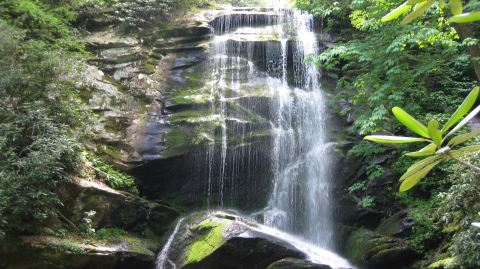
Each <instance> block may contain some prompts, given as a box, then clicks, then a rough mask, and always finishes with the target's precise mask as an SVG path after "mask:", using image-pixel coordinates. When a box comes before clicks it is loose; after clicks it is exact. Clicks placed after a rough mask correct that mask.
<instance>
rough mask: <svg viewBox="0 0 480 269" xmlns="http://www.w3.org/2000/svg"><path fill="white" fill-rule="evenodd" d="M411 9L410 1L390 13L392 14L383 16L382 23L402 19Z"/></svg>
mask: <svg viewBox="0 0 480 269" xmlns="http://www.w3.org/2000/svg"><path fill="white" fill-rule="evenodd" d="M409 8H410V5H409V4H408V1H407V2H405V3H403V4H401V5H400V6H398V7H397V8H396V9H394V10H392V11H390V13H388V14H387V15H385V16H383V18H382V20H381V21H383V22H385V21H391V20H394V19H396V18H398V17H400V16H401V15H402V14H404V13H405V12H407V10H408V9H409Z"/></svg>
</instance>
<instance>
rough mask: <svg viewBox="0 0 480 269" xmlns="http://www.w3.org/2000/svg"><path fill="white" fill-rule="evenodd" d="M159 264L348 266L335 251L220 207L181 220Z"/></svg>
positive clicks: (166, 267)
mask: <svg viewBox="0 0 480 269" xmlns="http://www.w3.org/2000/svg"><path fill="white" fill-rule="evenodd" d="M322 260H323V261H324V262H322ZM313 261H315V262H313ZM332 261H333V262H332ZM327 263H331V264H327ZM157 265H158V267H157V268H162V269H170V268H182V269H187V268H188V269H196V268H208V269H220V268H222V269H224V268H229V269H237V268H238V269H241V268H251V269H256V268H258V269H260V268H262V269H263V268H267V267H268V268H270V269H274V268H311V269H314V268H316V269H332V268H351V267H350V266H349V264H348V262H346V261H345V260H343V259H341V258H340V257H337V256H336V255H335V254H333V253H330V252H328V251H326V250H320V249H316V248H315V247H313V246H311V245H307V244H305V243H302V242H300V241H298V240H297V239H294V238H292V237H291V236H289V235H287V234H284V233H282V232H279V231H277V230H274V229H272V228H268V227H266V226H263V225H260V224H256V223H253V222H251V221H249V220H247V219H244V218H242V217H239V216H236V215H232V214H228V213H224V212H207V213H197V214H195V215H192V216H189V217H186V218H185V219H182V220H181V221H180V222H179V223H178V225H177V227H176V229H175V231H174V233H173V234H172V236H171V237H170V239H169V243H167V244H166V246H165V247H164V249H163V250H162V251H161V252H160V255H159V257H158V260H157Z"/></svg>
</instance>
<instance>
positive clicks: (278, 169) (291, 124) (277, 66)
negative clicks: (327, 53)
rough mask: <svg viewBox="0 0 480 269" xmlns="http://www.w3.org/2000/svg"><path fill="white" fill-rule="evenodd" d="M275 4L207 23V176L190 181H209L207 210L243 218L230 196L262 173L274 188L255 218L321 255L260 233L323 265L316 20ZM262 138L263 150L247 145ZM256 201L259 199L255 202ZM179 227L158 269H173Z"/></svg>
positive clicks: (322, 139) (326, 211) (326, 188)
mask: <svg viewBox="0 0 480 269" xmlns="http://www.w3.org/2000/svg"><path fill="white" fill-rule="evenodd" d="M274 2H275V3H273V4H272V5H270V6H273V7H265V8H236V9H232V10H228V11H222V12H224V13H220V15H219V14H218V13H217V14H216V15H215V16H214V17H215V19H214V20H213V21H212V22H211V26H212V28H213V30H214V34H215V36H214V38H213V39H212V40H211V41H210V42H209V56H210V57H209V59H210V60H209V61H207V62H206V64H205V65H204V66H205V68H206V69H207V71H206V73H210V74H211V77H210V82H209V83H207V85H206V86H207V88H208V91H209V104H210V105H209V106H210V107H209V109H210V112H211V115H210V116H209V117H210V119H213V120H214V122H215V128H213V130H211V131H210V133H208V134H205V136H206V137H208V138H209V139H208V140H209V141H210V143H209V144H208V145H207V147H206V150H205V152H204V153H202V154H200V156H201V158H202V159H201V160H198V163H206V164H207V168H206V169H204V168H202V167H199V169H198V170H197V171H196V173H195V175H196V179H197V180H205V179H206V180H205V181H206V187H205V189H206V193H207V198H206V205H207V207H208V208H210V209H212V208H214V207H220V208H223V207H233V208H240V207H241V206H242V203H243V204H245V203H248V200H245V198H244V199H243V200H240V199H239V198H238V197H248V194H247V195H244V196H237V195H236V194H237V193H236V192H237V191H238V189H239V184H243V185H251V184H252V183H253V184H256V182H255V181H253V182H252V181H251V179H252V178H256V177H258V176H259V175H262V173H258V170H262V169H263V170H268V171H269V172H268V173H265V174H264V175H265V176H266V177H268V178H269V179H271V193H267V192H266V191H265V192H264V193H265V194H264V195H265V196H269V199H265V201H266V206H265V204H263V205H262V206H265V208H264V209H263V210H261V211H259V212H256V213H254V214H252V218H255V219H257V220H260V221H262V222H263V223H264V224H266V225H267V226H270V227H273V228H278V229H280V230H283V231H285V232H288V233H290V234H294V235H297V236H300V237H302V238H303V240H305V241H308V242H309V243H310V244H313V245H315V246H316V247H318V246H320V247H322V248H323V249H322V248H316V247H314V246H312V245H310V244H309V243H305V242H303V243H302V242H301V241H298V240H297V239H295V238H293V237H290V236H289V235H286V234H284V233H282V232H279V231H277V230H276V229H272V228H268V227H263V226H262V227H263V228H262V229H263V231H264V232H267V233H271V234H277V235H278V236H280V237H282V238H288V239H289V240H290V241H291V242H296V243H294V245H296V246H297V247H299V248H307V249H309V250H308V251H307V252H309V251H313V252H315V253H312V257H311V259H312V260H315V258H314V257H322V258H321V259H325V253H329V252H328V251H326V250H324V249H334V243H333V242H334V241H333V232H332V230H333V227H332V226H333V225H332V212H331V205H330V203H331V197H330V193H331V183H330V179H331V176H332V175H331V174H332V165H333V162H332V161H331V160H330V159H329V156H330V155H331V152H329V150H330V146H329V145H330V144H329V143H328V140H327V132H326V129H327V124H326V120H327V119H326V114H327V111H326V104H325V100H324V99H325V98H324V93H323V92H322V87H321V85H320V83H319V79H320V78H319V74H318V70H317V68H316V67H315V66H314V65H313V64H312V63H311V62H309V61H308V57H309V56H310V55H313V54H317V53H318V52H319V44H318V40H317V38H316V35H315V33H314V31H313V18H312V16H310V15H309V14H306V13H302V12H300V11H297V10H294V9H291V8H287V7H283V6H284V5H283V4H282V2H283V1H274ZM252 111H254V113H252ZM252 114H254V115H252ZM246 115H247V116H246ZM249 115H250V116H251V117H250V118H249ZM259 115H260V116H259ZM265 130H266V131H267V132H268V134H267V135H265V136H266V137H268V139H267V140H262V141H263V142H262V143H263V144H262V143H260V144H259V143H257V144H254V143H252V142H251V141H252V137H257V136H259V134H262V135H264V134H265ZM232 141H233V142H232ZM259 148H260V149H259ZM262 151H268V153H265V152H262ZM259 152H262V154H259ZM205 156H206V159H204V158H205ZM265 156H268V157H265ZM260 165H263V166H265V167H266V168H265V167H259V166H260ZM263 170H262V171H263ZM246 179H248V180H250V181H247V180H246ZM262 180H264V179H262ZM243 187H244V188H245V186H243ZM249 187H250V189H249V190H252V189H255V186H253V187H251V186H249ZM244 192H245V191H244ZM261 193H262V190H261V191H258V190H255V194H254V195H259V194H261ZM235 197H237V198H235ZM180 224H181V221H180V222H179V223H178V224H177V226H176V228H175V231H174V234H173V235H172V236H171V237H170V238H169V241H168V242H167V244H166V245H165V246H164V248H163V250H162V251H161V253H160V254H159V257H158V262H157V268H159V269H163V268H175V266H174V264H170V265H169V266H167V264H169V259H168V252H169V248H170V244H171V239H173V237H174V236H175V234H176V233H177V230H178V227H179V225H180ZM328 255H330V254H328ZM328 255H327V256H328ZM332 257H334V258H333V260H334V262H333V264H335V263H337V264H338V261H337V257H336V256H335V255H333V256H332ZM321 259H320V260H321ZM342 263H343V261H342V262H340V263H339V264H342Z"/></svg>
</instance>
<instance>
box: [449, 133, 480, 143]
mask: <svg viewBox="0 0 480 269" xmlns="http://www.w3.org/2000/svg"><path fill="white" fill-rule="evenodd" d="M479 135H480V129H475V130H473V131H471V132H470V133H466V134H461V135H457V136H455V137H453V138H452V139H450V141H448V144H447V145H448V146H450V147H455V146H457V145H460V144H462V143H464V142H466V141H468V140H470V139H472V138H474V137H477V136H479Z"/></svg>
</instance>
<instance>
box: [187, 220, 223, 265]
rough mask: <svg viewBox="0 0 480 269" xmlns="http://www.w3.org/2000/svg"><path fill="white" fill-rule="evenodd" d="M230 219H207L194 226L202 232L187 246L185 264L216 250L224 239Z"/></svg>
mask: <svg viewBox="0 0 480 269" xmlns="http://www.w3.org/2000/svg"><path fill="white" fill-rule="evenodd" d="M228 223H230V221H228V220H219V221H212V220H205V221H203V222H201V223H200V224H198V225H197V226H195V227H194V228H193V230H194V231H196V232H198V233H199V234H200V237H199V238H198V240H196V241H195V242H193V243H192V244H190V245H189V246H188V247H187V248H186V252H185V261H184V265H187V264H190V263H193V262H198V261H201V260H202V259H204V258H205V257H207V256H208V255H210V254H211V253H212V252H214V251H215V250H216V249H217V248H218V247H219V246H220V245H221V244H222V243H223V242H224V241H225V239H224V236H223V234H224V232H225V230H226V229H227V227H228Z"/></svg>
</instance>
